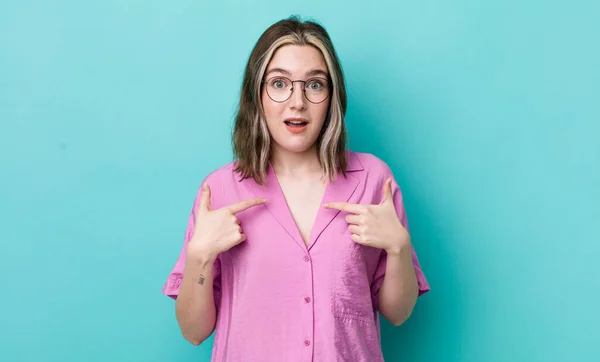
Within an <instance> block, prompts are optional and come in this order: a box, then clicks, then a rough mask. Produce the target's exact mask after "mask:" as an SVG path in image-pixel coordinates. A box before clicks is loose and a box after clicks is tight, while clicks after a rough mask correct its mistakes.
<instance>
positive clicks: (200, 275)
mask: <svg viewBox="0 0 600 362" xmlns="http://www.w3.org/2000/svg"><path fill="white" fill-rule="evenodd" d="M215 260H216V257H215V256H214V255H212V254H210V253H204V254H201V256H200V257H198V258H195V259H190V260H188V262H187V263H186V266H185V270H184V273H183V280H182V282H181V287H180V289H179V295H178V297H177V301H176V303H175V312H176V317H177V322H178V323H179V328H180V329H181V333H182V335H183V337H184V338H185V339H186V340H188V341H189V342H190V343H192V344H193V345H195V346H197V345H199V344H200V343H202V342H203V341H204V340H206V339H207V338H208V337H209V336H210V335H211V334H212V332H213V330H214V328H215V322H216V316H217V310H216V307H215V299H214V294H213V275H214V271H213V267H214V263H215Z"/></svg>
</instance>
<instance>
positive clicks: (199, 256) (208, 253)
mask: <svg viewBox="0 0 600 362" xmlns="http://www.w3.org/2000/svg"><path fill="white" fill-rule="evenodd" d="M194 244H195V245H194V248H189V247H188V250H187V254H186V257H187V258H186V259H187V263H190V264H197V265H207V264H211V265H212V264H213V263H214V262H215V260H216V259H217V256H218V255H219V252H218V251H216V250H214V249H212V248H209V247H206V246H203V245H202V243H194Z"/></svg>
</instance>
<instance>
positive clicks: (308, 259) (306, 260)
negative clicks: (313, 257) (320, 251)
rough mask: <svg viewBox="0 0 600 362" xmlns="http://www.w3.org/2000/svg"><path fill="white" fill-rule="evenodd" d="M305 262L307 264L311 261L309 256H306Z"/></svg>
mask: <svg viewBox="0 0 600 362" xmlns="http://www.w3.org/2000/svg"><path fill="white" fill-rule="evenodd" d="M304 261H305V262H307V263H308V262H309V261H310V258H309V257H308V255H304Z"/></svg>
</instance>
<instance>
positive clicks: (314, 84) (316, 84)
mask: <svg viewBox="0 0 600 362" xmlns="http://www.w3.org/2000/svg"><path fill="white" fill-rule="evenodd" d="M306 88H308V89H310V90H312V91H320V90H322V89H323V88H325V83H324V82H323V81H322V80H320V79H311V80H309V81H308V84H307V85H306Z"/></svg>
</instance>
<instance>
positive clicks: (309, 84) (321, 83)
mask: <svg viewBox="0 0 600 362" xmlns="http://www.w3.org/2000/svg"><path fill="white" fill-rule="evenodd" d="M304 92H305V94H306V98H307V99H308V100H309V101H311V102H313V103H321V102H323V101H324V100H325V99H327V97H328V96H329V83H328V82H327V79H325V78H312V79H309V80H307V81H306V86H305V88H304Z"/></svg>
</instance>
